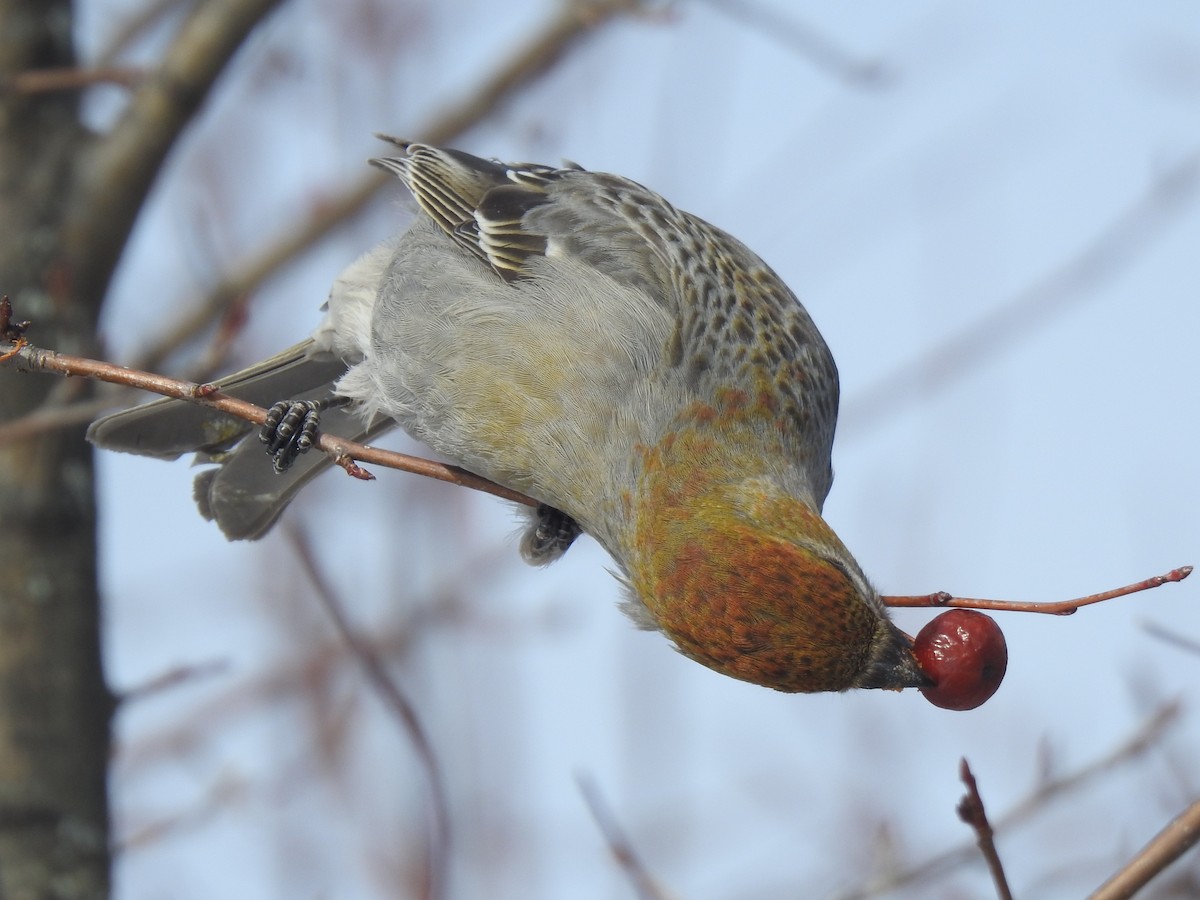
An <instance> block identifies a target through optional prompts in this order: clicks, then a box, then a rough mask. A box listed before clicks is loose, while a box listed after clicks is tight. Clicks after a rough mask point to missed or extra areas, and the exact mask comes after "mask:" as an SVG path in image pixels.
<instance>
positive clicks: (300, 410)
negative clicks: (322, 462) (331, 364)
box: [258, 400, 322, 474]
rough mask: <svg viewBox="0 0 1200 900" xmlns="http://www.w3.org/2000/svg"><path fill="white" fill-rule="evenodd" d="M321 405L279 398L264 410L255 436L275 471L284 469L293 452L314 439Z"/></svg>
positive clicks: (303, 448)
mask: <svg viewBox="0 0 1200 900" xmlns="http://www.w3.org/2000/svg"><path fill="white" fill-rule="evenodd" d="M321 409H322V404H321V403H318V402H317V401H316V400H280V401H279V402H278V403H276V404H275V405H274V406H272V407H271V408H270V409H269V410H267V419H266V421H265V422H263V426H262V429H261V430H260V431H259V432H258V439H259V440H260V441H262V442H263V443H264V444H266V445H267V453H269V454H271V459H272V460H273V461H274V463H275V471H276V472H278V473H280V474H282V473H284V472H286V471H287V470H288V469H289V468H291V465H292V463H294V462H295V461H296V457H297V456H299V455H300V454H301V453H304V452H305V451H307V450H309V449H311V448H312V446H313V444H314V443H316V440H317V428H318V426H319V425H320V421H321Z"/></svg>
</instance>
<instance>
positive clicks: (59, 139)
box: [0, 0, 112, 900]
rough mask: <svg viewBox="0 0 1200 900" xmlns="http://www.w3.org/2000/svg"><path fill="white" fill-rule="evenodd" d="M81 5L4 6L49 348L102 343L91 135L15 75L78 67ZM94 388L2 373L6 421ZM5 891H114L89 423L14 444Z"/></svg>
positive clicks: (24, 246) (17, 245)
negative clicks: (93, 244)
mask: <svg viewBox="0 0 1200 900" xmlns="http://www.w3.org/2000/svg"><path fill="white" fill-rule="evenodd" d="M72 12H73V11H72V7H71V4H70V2H69V0H0V294H8V295H9V296H10V297H11V298H12V302H13V306H14V307H15V309H16V313H17V318H21V319H31V320H33V323H34V324H33V327H32V330H31V336H32V337H33V339H34V340H35V341H36V342H38V343H39V344H41V345H43V346H48V347H55V348H58V349H62V350H65V351H67V352H73V351H77V350H83V349H86V348H87V347H88V346H89V343H90V341H91V336H92V335H93V334H94V333H95V320H96V313H97V310H98V308H99V302H100V297H99V296H96V295H90V294H85V295H80V294H79V293H76V292H74V291H73V290H72V286H71V284H70V282H71V279H70V278H69V277H67V275H66V271H67V270H66V267H65V266H64V264H63V259H64V256H63V251H62V246H63V243H62V237H61V235H62V227H63V226H62V223H63V220H64V216H65V213H66V207H67V205H68V202H69V198H70V195H71V188H72V185H73V184H74V183H75V176H76V172H75V171H74V167H75V165H76V160H78V159H79V158H80V156H81V154H80V153H79V152H78V151H79V149H80V147H81V145H82V144H83V143H84V142H85V141H86V138H85V136H84V134H83V133H82V131H81V128H80V125H79V120H78V98H77V94H76V93H74V92H52V93H34V94H21V93H18V92H10V91H6V90H5V89H4V87H5V84H6V83H8V82H9V79H10V78H12V77H13V76H14V75H16V74H18V73H20V72H23V71H26V70H29V69H38V68H47V67H56V66H70V65H72V64H73V63H74V52H73V47H72V24H73V23H72ZM87 389H88V386H87V385H86V384H84V383H82V382H60V381H57V380H56V379H53V378H45V377H41V376H28V375H26V376H23V375H20V374H17V373H15V372H13V371H11V370H3V371H0V421H8V420H11V419H13V418H15V417H17V416H20V415H22V414H23V413H26V412H28V411H29V410H31V409H34V408H36V407H38V406H40V405H41V404H43V403H44V402H45V401H46V398H47V397H48V396H49V395H51V394H52V393H56V392H58V393H61V392H64V391H70V392H72V393H73V394H74V395H76V396H78V395H79V394H80V393H82V392H84V391H86V390H87ZM0 560H3V566H4V569H3V573H2V574H0V897H2V898H4V900H24V898H31V900H32V898H47V897H53V898H97V897H105V896H107V895H108V885H109V854H108V845H109V836H108V801H107V788H106V770H107V764H108V756H109V722H110V718H111V711H112V700H111V697H110V695H109V692H108V690H107V688H106V686H105V683H104V678H103V673H102V671H101V663H100V628H99V599H98V597H99V592H98V590H97V583H96V517H95V504H94V500H93V478H92V458H91V450H90V448H89V447H88V446H87V444H86V443H85V442H84V440H83V429H82V428H67V429H57V430H51V431H45V432H42V433H41V434H39V435H37V436H35V437H32V438H28V439H25V440H21V441H16V442H12V443H9V444H6V445H2V446H0Z"/></svg>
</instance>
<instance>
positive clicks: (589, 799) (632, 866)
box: [575, 775, 671, 900]
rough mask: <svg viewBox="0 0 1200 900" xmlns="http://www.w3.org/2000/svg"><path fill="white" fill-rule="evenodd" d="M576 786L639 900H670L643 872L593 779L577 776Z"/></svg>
mask: <svg viewBox="0 0 1200 900" xmlns="http://www.w3.org/2000/svg"><path fill="white" fill-rule="evenodd" d="M575 783H576V784H577V785H579V793H581V794H582V795H583V800H584V802H585V803H586V804H587V806H588V810H589V811H590V812H591V814H592V818H593V819H594V820H595V822H596V827H597V828H599V829H600V833H601V834H602V835H603V836H604V842H605V843H606V844H608V849H609V852H611V853H612V855H613V859H615V860H616V861H617V865H619V866H620V867H621V869H622V871H624V872H625V874H626V875H627V876H629V881H630V883H631V884H632V885H633V889H634V891H635V893H636V894H637V896H638V900H670V897H671V894H670V893H669V892H668V891H667V890H666V889H665V888H663V887H662V886H661V885H660V884H659V883H658V882H657V881H656V880H655V879H654V876H652V875H651V874H650V872H649V871H648V870H647V869H646V866H645V864H644V863H643V862H642V860H641V857H639V856H638V855H637V852H636V851H635V850H634V849H633V844H632V843H631V842H630V840H629V837H628V835H626V834H625V833H624V832H623V831H622V830H621V827H620V826H619V825H618V824H617V820H616V818H615V817H614V816H613V814H612V811H611V810H609V808H608V806H607V805H606V804H605V803H604V798H603V797H601V796H600V789H599V788H598V787H596V785H595V783H594V782H593V781H592V779H590V778H588V777H586V776H584V775H576V776H575Z"/></svg>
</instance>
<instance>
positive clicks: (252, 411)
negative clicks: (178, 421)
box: [0, 344, 537, 506]
mask: <svg viewBox="0 0 1200 900" xmlns="http://www.w3.org/2000/svg"><path fill="white" fill-rule="evenodd" d="M4 349H5V348H4V347H3V345H0V352H2V351H3V350H4ZM9 352H10V353H11V354H12V358H11V359H10V360H8V361H7V362H13V361H16V362H18V363H20V366H19V368H21V369H24V370H27V371H45V372H58V373H60V374H62V375H81V376H84V377H87V378H96V379H98V380H100V381H107V382H109V383H111V384H123V385H127V386H129V387H134V388H139V389H141V390H143V391H152V392H153V393H156V394H162V395H163V396H165V397H174V398H176V399H177V400H186V401H188V402H189V403H199V404H202V405H204V406H211V407H213V408H215V409H219V410H221V411H222V412H225V413H228V414H229V415H231V416H234V417H236V418H238V419H244V420H245V421H247V422H252V423H253V424H255V425H261V424H262V423H263V422H264V421H265V420H266V416H267V411H266V410H265V409H263V408H262V407H261V406H256V405H254V404H253V403H247V402H246V401H245V400H238V399H237V398H236V397H228V396H226V395H225V394H222V393H221V390H220V387H219V386H217V385H212V384H196V383H195V382H191V381H181V380H179V379H177V378H168V377H167V376H165V375H155V374H153V373H151V372H142V371H139V370H137V369H127V368H125V367H124V366H116V365H113V364H112V363H107V362H102V361H100V360H96V359H87V358H85V357H82V356H68V355H67V354H64V353H55V352H54V351H52V350H43V349H41V348H39V347H34V346H32V345H30V344H24V345H15V346H14V347H13V349H12V350H11V351H9ZM0 362H4V361H3V360H0ZM316 447H317V448H318V449H320V450H321V451H323V452H325V453H328V454H329V455H330V456H332V457H333V458H334V461H335V462H336V463H337V464H338V465H340V466H341V467H342V468H343V469H345V470H346V472H347V473H348V474H350V475H352V476H354V477H355V478H360V479H370V478H372V477H373V476H372V475H371V474H370V473H369V472H367V471H366V470H365V469H363V468H361V467H360V466H356V465H355V462H356V461H358V462H366V463H372V464H374V465H378V466H384V467H386V468H389V469H399V470H400V471H402V472H411V473H413V474H415V475H424V476H425V477H426V478H435V479H437V480H438V481H446V482H449V483H450V484H456V485H458V486H459V487H468V488H471V489H473V490H477V491H483V492H485V493H488V494H493V495H495V496H497V497H502V498H504V499H505V500H512V501H514V502H516V503H524V504H525V505H526V506H536V505H537V501H536V500H534V499H533V498H532V497H527V496H526V495H525V494H522V493H521V492H520V491H514V490H510V489H509V488H506V487H504V486H503V485H499V484H496V483H495V482H493V481H488V480H487V479H486V478H480V477H479V476H478V475H475V474H473V473H471V472H468V471H467V470H466V469H461V468H459V467H458V466H449V465H445V464H443V463H438V462H434V461H433V460H429V459H423V458H421V457H419V456H410V455H409V454H407V453H397V452H395V451H393V450H382V449H380V448H378V447H369V446H366V445H365V444H359V443H357V442H355V441H349V440H346V439H344V438H340V437H336V436H334V435H332V434H321V435H320V436H319V437H318V439H317V442H316Z"/></svg>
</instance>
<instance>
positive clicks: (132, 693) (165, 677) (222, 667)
mask: <svg viewBox="0 0 1200 900" xmlns="http://www.w3.org/2000/svg"><path fill="white" fill-rule="evenodd" d="M228 668H229V663H228V662H227V661H226V660H223V659H214V660H210V661H209V662H203V663H192V664H187V665H180V666H174V667H172V668H170V669H168V670H167V671H165V672H163V673H161V674H159V675H155V676H154V677H153V678H151V679H149V680H147V681H144V682H142V683H141V684H137V685H134V686H133V687H131V688H129V689H128V690H125V691H122V692H121V693H120V695H119V696H118V697H117V700H118V702H120V703H129V702H130V701H133V700H144V699H145V698H146V697H152V696H154V695H155V694H158V693H161V692H163V691H166V690H170V689H171V688H174V687H178V686H179V685H181V684H188V683H189V682H192V681H195V680H196V679H198V678H208V677H209V676H211V675H217V674H220V673H221V672H224V671H226V670H227V669H228Z"/></svg>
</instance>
